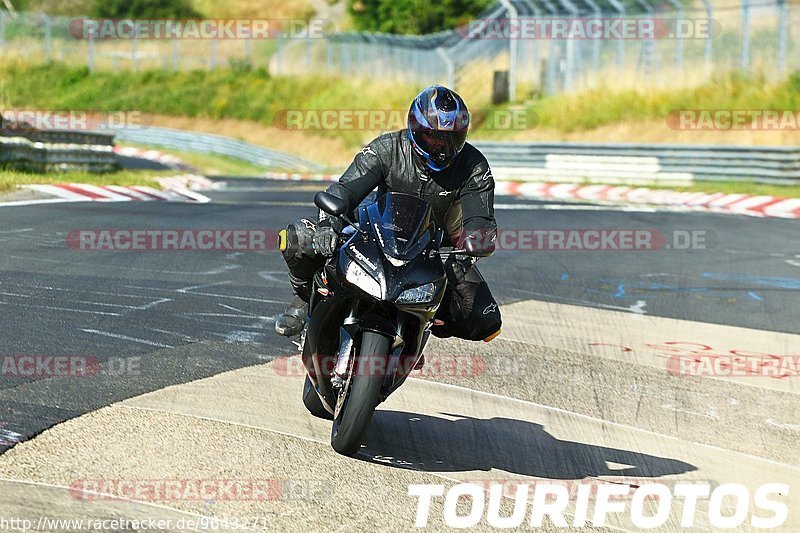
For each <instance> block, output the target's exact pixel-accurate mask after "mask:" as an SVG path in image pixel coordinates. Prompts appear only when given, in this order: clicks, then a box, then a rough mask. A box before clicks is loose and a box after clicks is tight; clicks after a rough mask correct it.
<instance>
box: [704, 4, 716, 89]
mask: <svg viewBox="0 0 800 533" xmlns="http://www.w3.org/2000/svg"><path fill="white" fill-rule="evenodd" d="M703 5H704V6H705V8H706V19H707V20H708V22H709V32H708V35H706V42H705V45H704V47H703V61H704V62H705V65H706V76H710V75H711V72H712V70H713V68H714V36H713V35H711V31H710V30H711V27H710V25H711V21H712V20H713V19H714V8H713V6H712V5H711V0H703Z"/></svg>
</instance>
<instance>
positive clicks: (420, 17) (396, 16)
mask: <svg viewBox="0 0 800 533" xmlns="http://www.w3.org/2000/svg"><path fill="white" fill-rule="evenodd" d="M494 1H495V0H348V8H349V11H350V14H351V15H352V17H353V21H354V23H355V26H356V28H357V29H359V30H362V31H373V32H384V33H404V34H415V35H422V34H426V33H433V32H437V31H442V30H454V29H456V27H458V26H460V25H463V24H466V23H467V22H468V21H469V20H470V19H472V18H475V17H476V16H478V15H479V14H480V13H481V11H483V10H484V9H485V8H486V7H488V6H489V5H491V4H492V3H494Z"/></svg>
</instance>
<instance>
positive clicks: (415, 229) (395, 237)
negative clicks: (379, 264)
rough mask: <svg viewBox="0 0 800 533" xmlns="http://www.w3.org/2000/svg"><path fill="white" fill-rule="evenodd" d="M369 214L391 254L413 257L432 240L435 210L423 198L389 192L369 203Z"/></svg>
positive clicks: (371, 224) (374, 227)
mask: <svg viewBox="0 0 800 533" xmlns="http://www.w3.org/2000/svg"><path fill="white" fill-rule="evenodd" d="M367 213H369V223H370V226H372V228H373V229H374V230H375V231H376V234H377V237H378V241H379V244H380V246H381V248H382V249H383V251H384V252H385V253H386V255H388V256H390V257H393V258H395V259H404V260H405V259H413V258H414V257H416V256H417V255H419V254H420V252H422V251H423V250H424V249H425V247H427V246H428V244H430V242H431V234H432V233H433V231H432V229H433V228H432V227H431V226H432V222H431V221H432V219H433V212H432V211H431V206H430V204H428V202H426V201H425V200H423V199H421V198H418V197H416V196H411V195H409V194H403V193H395V192H389V193H386V194H384V195H383V196H381V197H380V198H379V199H378V201H377V202H375V203H374V204H372V205H371V206H369V207H368V208H367Z"/></svg>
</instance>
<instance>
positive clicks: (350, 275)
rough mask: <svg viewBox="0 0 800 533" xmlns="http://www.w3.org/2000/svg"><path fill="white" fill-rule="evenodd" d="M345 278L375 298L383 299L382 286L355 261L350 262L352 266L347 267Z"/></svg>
mask: <svg viewBox="0 0 800 533" xmlns="http://www.w3.org/2000/svg"><path fill="white" fill-rule="evenodd" d="M344 278H345V279H346V280H347V281H348V282H350V283H352V284H353V285H355V286H356V287H358V288H359V289H361V290H362V291H364V292H366V293H367V294H369V295H370V296H372V297H373V298H377V299H379V300H380V299H381V296H382V293H381V284H380V283H378V280H376V279H375V278H373V277H372V276H370V275H369V274H368V273H367V271H366V270H364V268H363V267H362V266H361V265H359V264H358V263H356V262H355V261H350V264H349V265H347V272H346V273H345V275H344Z"/></svg>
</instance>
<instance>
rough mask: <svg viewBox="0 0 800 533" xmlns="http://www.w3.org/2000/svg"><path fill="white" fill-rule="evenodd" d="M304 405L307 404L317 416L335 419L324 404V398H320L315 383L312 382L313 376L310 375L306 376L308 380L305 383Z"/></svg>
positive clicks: (309, 409)
mask: <svg viewBox="0 0 800 533" xmlns="http://www.w3.org/2000/svg"><path fill="white" fill-rule="evenodd" d="M303 405H305V406H306V409H308V412H309V413H311V414H312V415H314V416H316V417H317V418H324V419H325V420H333V415H332V414H330V413H329V412H328V410H327V409H325V407H324V406H323V405H322V400H320V399H319V394H317V391H316V389H315V388H314V384H313V383H311V378H309V377H308V376H306V382H305V384H304V385H303Z"/></svg>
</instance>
